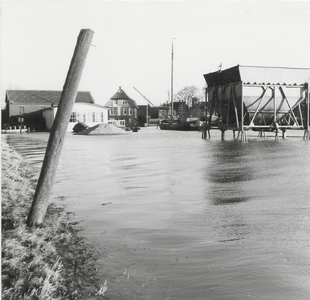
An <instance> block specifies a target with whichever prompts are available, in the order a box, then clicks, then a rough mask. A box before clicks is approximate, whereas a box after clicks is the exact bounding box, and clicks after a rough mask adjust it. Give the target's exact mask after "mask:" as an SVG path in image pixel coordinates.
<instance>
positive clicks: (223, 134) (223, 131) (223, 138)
mask: <svg viewBox="0 0 310 300" xmlns="http://www.w3.org/2000/svg"><path fill="white" fill-rule="evenodd" d="M224 140H225V130H222V141H224Z"/></svg>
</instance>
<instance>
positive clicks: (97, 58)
mask: <svg viewBox="0 0 310 300" xmlns="http://www.w3.org/2000/svg"><path fill="white" fill-rule="evenodd" d="M87 28H88V29H91V30H93V31H94V36H93V42H92V44H93V46H91V47H90V51H89V53H88V57H87V60H86V65H85V68H84V71H83V75H82V79H81V82H80V86H79V90H80V91H90V92H91V94H92V95H93V97H94V99H95V102H96V103H97V104H102V105H104V104H106V103H107V101H108V100H109V98H110V97H111V96H113V95H114V93H115V92H116V91H117V90H118V88H119V86H121V87H122V89H123V90H124V91H125V92H126V93H127V94H128V96H129V97H131V98H133V99H134V100H136V101H137V103H138V104H146V101H145V100H144V99H143V97H142V96H140V94H139V93H138V92H136V91H135V90H134V89H133V87H136V88H137V89H138V90H139V91H140V92H141V93H142V94H143V95H144V96H145V97H147V98H148V99H149V100H150V101H151V102H153V103H154V104H155V105H156V104H160V103H163V102H165V101H167V100H168V92H169V91H170V76H171V75H170V71H171V44H172V40H173V38H175V39H174V40H173V42H174V92H175V93H176V92H177V91H179V90H181V89H182V88H183V87H185V86H188V85H195V86H197V87H198V88H200V89H203V87H204V84H205V81H204V78H203V74H205V73H209V72H214V71H216V70H217V68H218V65H219V64H220V63H222V68H223V69H226V68H229V67H232V66H235V65H238V64H240V65H253V66H278V67H281V66H284V67H304V68H305V67H307V68H309V67H310V34H309V29H310V2H219V1H216V2H207V1H201V2H198V1H189V2H180V1H172V2H168V1H161V2H154V1H153V2H143V1H137V2H127V1H125V2H124V1H122V2H118V1H110V2H107V1H96V2H89V1H87V2H74V1H70V2H63V1H61V2H55V1H49V2H43V1H42V2H39V1H36V2H27V1H22V2H5V1H4V2H2V96H4V95H5V91H6V90H7V89H25V90H27V89H35V90H62V88H63V85H64V82H65V79H66V76H67V72H68V68H69V65H70V61H71V58H72V55H73V51H74V48H75V45H76V41H77V37H78V35H79V32H80V30H81V29H87Z"/></svg>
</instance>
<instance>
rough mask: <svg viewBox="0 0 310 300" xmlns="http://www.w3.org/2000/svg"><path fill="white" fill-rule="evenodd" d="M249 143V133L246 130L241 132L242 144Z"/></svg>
mask: <svg viewBox="0 0 310 300" xmlns="http://www.w3.org/2000/svg"><path fill="white" fill-rule="evenodd" d="M238 140H239V134H238ZM245 141H247V132H246V131H245V130H242V131H240V142H245Z"/></svg>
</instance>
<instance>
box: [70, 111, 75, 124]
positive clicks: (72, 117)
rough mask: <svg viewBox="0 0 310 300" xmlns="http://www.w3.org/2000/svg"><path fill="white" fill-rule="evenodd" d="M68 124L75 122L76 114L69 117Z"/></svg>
mask: <svg viewBox="0 0 310 300" xmlns="http://www.w3.org/2000/svg"><path fill="white" fill-rule="evenodd" d="M70 122H76V112H73V113H72V114H71V117H70Z"/></svg>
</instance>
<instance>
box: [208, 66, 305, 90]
mask: <svg viewBox="0 0 310 300" xmlns="http://www.w3.org/2000/svg"><path fill="white" fill-rule="evenodd" d="M204 78H205V80H206V82H207V84H208V87H214V86H220V85H226V84H230V83H235V82H241V81H242V82H243V83H251V84H253V83H254V84H255V83H257V84H258V83H263V84H264V83H266V84H267V83H268V84H288V85H292V84H304V83H305V82H306V81H308V80H309V78H310V69H309V68H286V67H257V66H241V65H237V66H235V67H232V68H229V69H226V70H223V71H220V72H213V73H208V74H204Z"/></svg>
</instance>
